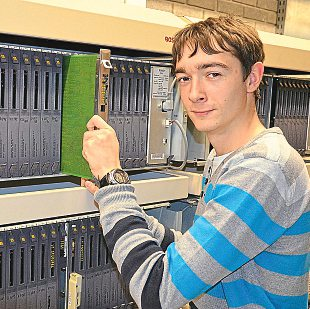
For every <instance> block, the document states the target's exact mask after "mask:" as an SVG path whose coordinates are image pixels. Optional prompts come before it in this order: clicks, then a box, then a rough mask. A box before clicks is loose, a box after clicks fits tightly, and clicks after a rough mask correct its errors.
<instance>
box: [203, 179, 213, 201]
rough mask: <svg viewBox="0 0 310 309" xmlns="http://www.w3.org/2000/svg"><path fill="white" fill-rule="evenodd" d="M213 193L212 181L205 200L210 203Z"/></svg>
mask: <svg viewBox="0 0 310 309" xmlns="http://www.w3.org/2000/svg"><path fill="white" fill-rule="evenodd" d="M212 194H213V186H212V184H211V183H210V184H209V185H208V187H207V189H206V192H205V195H204V201H205V203H208V202H209V201H210V200H211V199H212Z"/></svg>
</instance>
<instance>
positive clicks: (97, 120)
mask: <svg viewBox="0 0 310 309" xmlns="http://www.w3.org/2000/svg"><path fill="white" fill-rule="evenodd" d="M86 127H87V129H88V130H89V131H93V130H95V129H110V128H111V127H110V126H109V125H108V124H107V123H106V122H105V121H104V120H103V119H102V118H101V117H100V116H98V115H95V116H93V117H92V118H90V120H89V121H88V122H87V125H86Z"/></svg>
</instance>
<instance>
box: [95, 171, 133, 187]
mask: <svg viewBox="0 0 310 309" xmlns="http://www.w3.org/2000/svg"><path fill="white" fill-rule="evenodd" d="M126 183H130V178H129V176H128V174H127V173H126V172H125V171H124V170H122V169H120V168H116V169H113V170H112V171H110V172H108V173H107V174H106V175H104V176H103V177H102V178H101V180H100V181H99V188H103V187H106V186H109V185H118V184H126Z"/></svg>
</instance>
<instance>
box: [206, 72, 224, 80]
mask: <svg viewBox="0 0 310 309" xmlns="http://www.w3.org/2000/svg"><path fill="white" fill-rule="evenodd" d="M221 75H222V74H221V73H219V72H210V73H207V77H209V78H211V79H215V78H217V77H220V76H221Z"/></svg>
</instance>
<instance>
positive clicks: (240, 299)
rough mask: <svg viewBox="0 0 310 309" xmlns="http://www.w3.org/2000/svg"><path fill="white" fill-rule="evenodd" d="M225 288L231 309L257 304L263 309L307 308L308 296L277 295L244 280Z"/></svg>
mask: <svg viewBox="0 0 310 309" xmlns="http://www.w3.org/2000/svg"><path fill="white" fill-rule="evenodd" d="M223 288H224V293H225V296H226V299H227V302H228V306H229V308H237V307H242V306H246V305H249V304H256V305H259V306H262V307H263V308H281V309H301V308H307V294H304V295H301V296H282V295H276V294H272V293H269V292H267V291H265V290H264V289H263V288H262V287H260V286H257V285H254V284H251V283H249V282H247V281H245V280H242V279H241V280H236V281H233V282H228V283H224V284H223Z"/></svg>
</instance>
